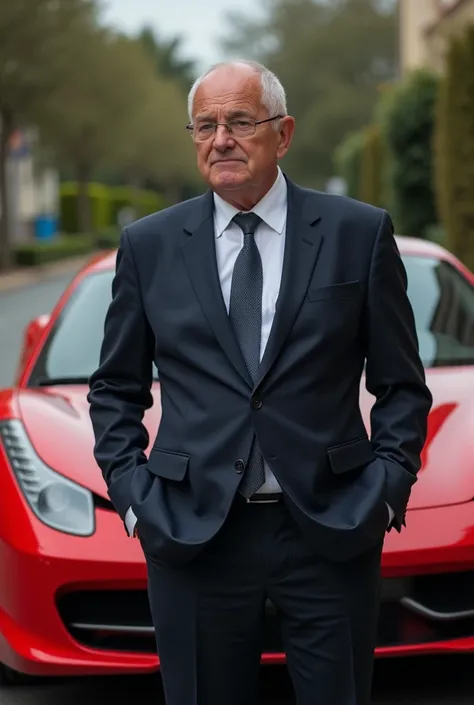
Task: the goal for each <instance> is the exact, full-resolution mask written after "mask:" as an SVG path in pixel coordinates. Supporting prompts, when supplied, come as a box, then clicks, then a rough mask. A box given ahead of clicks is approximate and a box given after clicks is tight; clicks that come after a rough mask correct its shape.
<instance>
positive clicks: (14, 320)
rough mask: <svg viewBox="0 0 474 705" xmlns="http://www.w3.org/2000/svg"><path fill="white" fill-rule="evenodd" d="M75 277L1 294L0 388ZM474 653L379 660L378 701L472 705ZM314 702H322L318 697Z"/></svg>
mask: <svg viewBox="0 0 474 705" xmlns="http://www.w3.org/2000/svg"><path fill="white" fill-rule="evenodd" d="M70 279H71V275H61V276H58V277H56V278H54V279H50V280H48V281H46V282H43V283H41V284H35V285H33V286H30V287H26V288H24V289H20V290H16V291H13V292H11V293H0V387H3V386H5V385H8V384H10V382H11V380H12V379H13V375H14V371H15V367H16V363H17V360H18V350H19V346H20V344H21V340H22V335H23V330H24V327H25V326H26V324H27V323H28V321H29V320H30V319H31V318H33V317H34V316H37V315H39V314H41V313H48V312H49V311H50V310H51V308H52V307H53V305H54V304H55V302H56V301H57V298H58V297H59V295H60V294H61V292H62V291H63V289H64V287H65V286H66V285H67V284H68V282H69V281H70ZM160 694H161V689H160V684H159V679H158V678H124V679H123V678H113V679H108V678H106V679H103V678H101V679H80V680H78V681H77V680H76V681H73V680H71V681H62V682H61V681H59V680H58V681H55V680H53V681H45V682H44V683H41V684H39V685H35V686H28V687H21V688H11V689H0V705H63V704H64V703H67V704H68V705H84V704H85V703H87V705H104V703H107V704H108V703H111V704H112V703H114V702H116V703H122V702H133V703H136V705H160V703H161V705H163V699H162V697H161V695H160ZM260 703H261V704H262V705H263V704H264V703H265V704H266V705H293V704H294V699H293V697H292V691H291V687H290V685H289V682H288V678H287V676H286V672H285V670H284V669H271V670H270V669H267V670H266V671H264V672H263V673H262V679H261V697H260ZM473 703H474V657H471V658H468V659H460V658H454V659H447V658H444V657H443V658H437V659H428V660H425V659H423V660H413V661H409V662H407V661H398V662H395V661H391V662H382V661H380V662H378V663H377V667H376V672H375V679H374V705H468V704H469V705H473ZM315 705H324V703H319V701H318V699H317V697H315Z"/></svg>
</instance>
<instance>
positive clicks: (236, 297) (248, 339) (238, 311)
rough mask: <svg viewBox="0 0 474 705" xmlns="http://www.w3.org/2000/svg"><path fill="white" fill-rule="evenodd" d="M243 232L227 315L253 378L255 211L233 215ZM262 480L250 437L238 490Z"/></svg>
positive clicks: (257, 265) (258, 309)
mask: <svg viewBox="0 0 474 705" xmlns="http://www.w3.org/2000/svg"><path fill="white" fill-rule="evenodd" d="M233 221H234V223H236V224H237V225H238V226H239V227H240V228H241V230H242V232H243V233H244V244H243V247H242V249H241V250H240V252H239V254H238V256H237V259H236V262H235V265H234V271H233V274H232V284H231V290H230V305H229V317H230V321H231V324H232V327H233V329H234V332H235V335H236V337H237V340H238V343H239V345H240V349H241V351H242V355H243V357H244V360H245V362H246V364H247V368H248V371H249V373H250V376H251V378H252V380H253V381H255V379H256V377H257V372H258V368H259V365H260V344H261V334H262V291H263V269H262V260H261V257H260V252H259V251H258V247H257V244H256V242H255V238H254V233H255V230H256V228H257V226H258V225H259V224H260V223H261V222H262V219H261V218H260V216H258V215H257V214H256V213H239V214H238V215H236V216H234V218H233ZM264 482H265V469H264V465H263V457H262V454H261V452H260V449H259V447H258V442H257V439H256V437H254V440H253V443H252V447H251V450H250V456H249V459H248V463H247V467H246V470H245V473H244V475H243V478H242V482H241V484H240V486H239V492H240V493H241V494H243V495H244V496H245V497H251V496H252V495H253V494H254V492H256V491H257V490H258V489H259V488H260V487H261V486H262V485H263V483H264Z"/></svg>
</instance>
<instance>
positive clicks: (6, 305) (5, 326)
mask: <svg viewBox="0 0 474 705" xmlns="http://www.w3.org/2000/svg"><path fill="white" fill-rule="evenodd" d="M71 279H72V275H70V274H62V275H61V276H58V277H54V278H53V279H48V280H47V281H44V282H42V283H39V284H34V285H32V286H27V287H24V288H21V289H16V290H14V291H11V292H0V389H1V388H3V387H6V386H8V385H10V384H11V382H12V380H13V377H14V374H15V370H16V365H17V362H18V354H19V349H20V346H21V342H22V339H23V331H24V329H25V326H26V325H27V324H28V323H29V321H30V320H31V319H32V318H35V317H36V316H40V315H41V314H42V313H49V312H50V311H51V309H52V307H53V306H54V304H55V303H56V301H57V300H58V298H59V296H60V295H61V293H62V292H63V291H64V288H65V287H66V286H67V284H69V282H70V281H71ZM2 705H3V704H2Z"/></svg>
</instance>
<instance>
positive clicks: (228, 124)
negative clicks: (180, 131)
mask: <svg viewBox="0 0 474 705" xmlns="http://www.w3.org/2000/svg"><path fill="white" fill-rule="evenodd" d="M283 117H284V116H283V115H274V116H273V117H270V118H265V120H254V119H253V118H246V119H247V120H249V122H252V123H254V125H255V129H254V131H253V132H252V134H250V135H246V136H245V137H239V138H238V139H241V140H245V139H248V138H249V137H253V136H254V134H255V132H256V131H257V125H263V124H264V123H265V122H272V121H273V120H281V119H282V118H283ZM240 119H242V118H233V119H232V120H228V121H227V122H212V121H209V122H210V123H211V124H212V125H213V126H214V130H213V131H212V132H211V134H210V135H209V136H208V137H206V138H205V139H203V140H196V139H195V137H194V128H195V124H194V123H192V122H191V123H189V124H188V125H186V130H187V131H188V134H189V135H190V137H191V139H192V140H193V141H194V142H207V140H208V139H211V137H213V136H214V135H215V134H216V132H217V128H218V127H219V125H221V126H222V127H225V128H226V130H227V132H228V133H229V134H230V135H232V134H233V133H232V123H233V122H236V121H238V120H240Z"/></svg>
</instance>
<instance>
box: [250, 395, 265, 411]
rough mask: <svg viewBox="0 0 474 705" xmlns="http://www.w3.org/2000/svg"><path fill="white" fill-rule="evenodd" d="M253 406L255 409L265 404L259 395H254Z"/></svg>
mask: <svg viewBox="0 0 474 705" xmlns="http://www.w3.org/2000/svg"><path fill="white" fill-rule="evenodd" d="M251 404H252V408H253V409H257V410H258V409H261V408H262V406H263V401H262V400H261V399H259V398H258V397H252V402H251Z"/></svg>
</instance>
